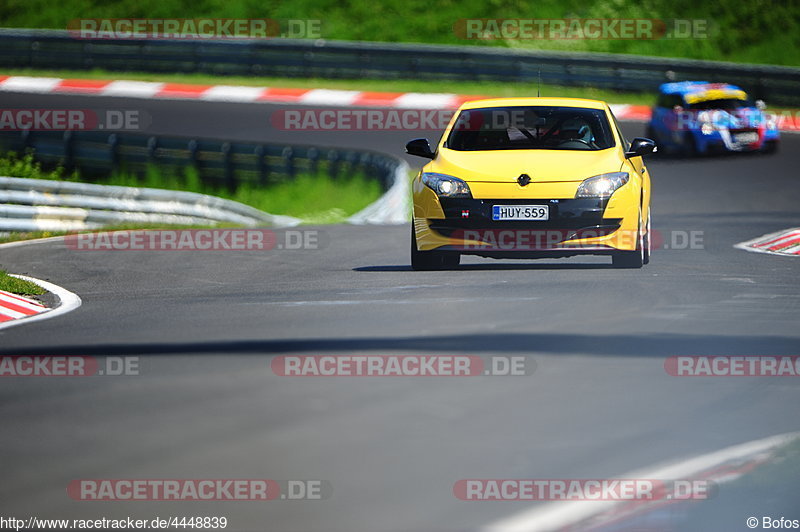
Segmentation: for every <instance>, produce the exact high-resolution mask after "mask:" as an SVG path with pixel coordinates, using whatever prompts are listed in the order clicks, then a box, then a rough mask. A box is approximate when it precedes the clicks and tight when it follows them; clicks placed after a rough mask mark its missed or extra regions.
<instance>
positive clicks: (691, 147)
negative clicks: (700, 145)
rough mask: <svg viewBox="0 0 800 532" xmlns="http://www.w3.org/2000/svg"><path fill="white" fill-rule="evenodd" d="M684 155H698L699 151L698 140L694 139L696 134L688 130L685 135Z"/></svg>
mask: <svg viewBox="0 0 800 532" xmlns="http://www.w3.org/2000/svg"><path fill="white" fill-rule="evenodd" d="M682 148H683V155H685V156H686V157H696V156H697V155H698V154H699V152H698V150H697V142H695V140H694V135H692V134H691V133H689V132H688V131H687V132H686V134H685V135H684V136H683V146H682Z"/></svg>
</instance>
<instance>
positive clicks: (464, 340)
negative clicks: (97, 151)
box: [0, 333, 797, 358]
mask: <svg viewBox="0 0 800 532" xmlns="http://www.w3.org/2000/svg"><path fill="white" fill-rule="evenodd" d="M767 346H768V347H767ZM355 351H376V352H379V353H385V352H387V351H413V352H423V353H425V352H432V351H441V352H458V353H469V354H475V353H495V354H499V353H522V354H588V355H600V356H629V357H656V358H661V357H668V356H674V355H684V356H689V355H707V356H710V355H731V356H757V355H771V356H774V355H796V354H797V338H795V337H785V336H746V337H737V336H720V335H707V336H706V335H692V334H650V335H647V334H641V335H636V334H610V335H597V334H588V335H581V334H577V333H576V334H550V333H539V334H521V333H517V334H472V335H461V336H426V337H385V338H376V337H374V338H318V339H288V340H235V341H220V342H194V343H149V344H96V345H92V344H85V345H65V346H59V347H43V348H26V349H12V350H2V351H0V356H35V355H40V356H55V355H60V356H81V355H83V356H89V355H93V356H113V355H272V354H280V353H312V354H318V353H325V352H346V353H352V352H355Z"/></svg>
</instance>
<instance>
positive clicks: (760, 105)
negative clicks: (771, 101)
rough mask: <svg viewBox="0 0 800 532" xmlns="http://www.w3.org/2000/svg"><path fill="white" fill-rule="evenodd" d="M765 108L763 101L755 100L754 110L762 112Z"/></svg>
mask: <svg viewBox="0 0 800 532" xmlns="http://www.w3.org/2000/svg"><path fill="white" fill-rule="evenodd" d="M766 108H767V104H766V103H764V100H756V109H758V110H759V111H763V110H764V109H766Z"/></svg>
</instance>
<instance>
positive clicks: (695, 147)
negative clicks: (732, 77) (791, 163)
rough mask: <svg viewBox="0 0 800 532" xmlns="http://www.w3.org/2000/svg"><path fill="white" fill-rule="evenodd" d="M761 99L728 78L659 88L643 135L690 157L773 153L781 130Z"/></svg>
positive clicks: (688, 82) (659, 145)
mask: <svg viewBox="0 0 800 532" xmlns="http://www.w3.org/2000/svg"><path fill="white" fill-rule="evenodd" d="M764 109H765V105H764V102H762V101H761V100H758V101H756V102H753V101H752V100H751V99H750V98H749V97H748V95H747V93H746V92H745V91H744V90H742V89H741V88H740V87H737V86H736V85H730V84H728V83H707V82H705V81H682V82H677V83H664V84H663V85H661V86H660V87H659V94H658V101H657V103H656V106H655V107H654V108H653V114H652V117H651V119H650V123H649V124H648V126H647V137H649V138H651V139H653V140H654V141H656V144H657V145H658V147H659V148H660V149H663V151H667V152H670V151H671V152H678V153H681V154H683V155H687V156H693V155H701V154H706V153H713V152H726V151H728V152H739V151H761V152H764V153H770V152H774V151H775V150H777V148H778V142H779V141H780V133H779V132H778V127H777V123H776V120H775V118H774V117H772V116H770V115H768V114H767V113H765V112H764Z"/></svg>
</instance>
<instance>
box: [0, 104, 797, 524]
mask: <svg viewBox="0 0 800 532" xmlns="http://www.w3.org/2000/svg"><path fill="white" fill-rule="evenodd" d="M3 100H4V106H5V107H8V108H25V107H50V108H59V107H61V108H63V107H69V106H71V107H76V106H79V107H80V106H82V107H91V108H102V107H109V108H111V107H113V108H120V107H126V108H131V109H133V108H137V109H143V110H145V111H147V112H148V113H149V114H150V115H151V117H152V120H153V123H152V127H151V129H150V130H149V131H151V132H153V133H157V134H197V135H203V136H208V137H224V138H236V139H242V140H264V141H280V142H305V143H316V144H322V145H330V146H358V147H366V148H371V149H375V150H380V151H385V152H390V153H394V154H400V153H401V152H402V148H403V145H404V142H405V141H406V140H408V139H409V138H412V137H415V136H425V135H427V136H429V137H433V139H432V140H435V138H437V137H436V135H437V133H436V132H421V133H420V132H402V131H401V132H391V133H389V132H336V133H332V132H296V133H287V132H281V131H275V130H274V129H271V128H270V127H269V113H271V112H274V111H275V110H277V109H279V108H280V107H279V106H275V105H268V104H226V103H213V104H211V103H202V102H176V101H145V100H134V99H131V100H120V99H111V98H99V97H91V98H88V97H81V96H75V97H70V96H44V95H38V96H37V95H22V94H7V95H3ZM623 129H624V132H625V134H626V135H627V136H628V137H629V138H632V137H634V136H637V135H643V131H644V126H643V124H625V125H624V128H623ZM408 160H409V162H412V163H413V164H415V165H417V166H418V165H419V164H420V162H421V160H415V159H411V158H409V159H408ZM798 162H800V136H797V135H788V134H785V135H783V140H782V145H781V148H780V151H779V152H778V153H777V154H775V155H770V156H763V155H734V156H725V157H706V158H701V159H697V160H682V159H675V158H654V159H652V160H649V161H648V167H649V170H650V172H651V176H652V179H653V228H654V229H655V230H657V231H660V232H661V233H662V234H663V235H664V242H665V243H666V246H667V248H668V249H664V248H663V247H662V248H661V249H656V250H654V251H653V257H652V261H651V263H650V264H649V265H648V266H645V267H644V268H643V269H641V270H616V269H612V268H611V267H610V259H608V258H605V257H593V258H577V257H576V258H570V259H560V260H542V261H493V260H491V259H480V258H466V259H464V260H463V263H462V266H461V267H460V268H459V269H458V270H455V271H450V272H414V271H411V269H410V267H409V253H408V248H409V227H408V226H407V225H404V226H398V227H355V226H321V227H315V228H310V229H314V230H318V231H319V235H320V238H321V241H322V243H323V245H322V246H321V249H318V250H303V251H292V250H274V251H271V252H262V253H259V252H252V251H249V252H248V251H230V252H219V251H209V252H188V251H184V252H126V251H92V252H81V251H75V250H71V249H67V247H66V246H65V245H64V243H63V242H62V241H55V242H48V243H42V244H36V245H29V246H22V247H14V248H7V249H2V248H0V266H2V267H3V268H5V269H8V270H9V271H11V272H15V273H23V274H27V275H31V276H33V277H37V278H40V279H45V280H49V281H51V282H54V283H57V284H59V285H61V286H63V287H65V288H67V289H69V290H71V291H73V292H75V293H77V294H78V295H80V297H81V298H82V299H83V306H81V307H80V308H79V309H78V310H76V311H74V312H71V313H69V314H66V315H64V316H61V317H58V318H55V319H51V320H45V321H42V322H38V323H33V324H30V325H21V326H17V327H13V328H10V329H7V330H4V331H2V332H0V355H22V354H25V355H33V354H36V355H62V354H69V355H96V356H103V355H132V356H139V357H140V367H141V369H140V375H138V376H125V377H87V378H71V379H70V378H52V379H48V378H28V379H25V378H6V379H4V380H3V381H2V385H1V386H0V398H1V399H0V422H2V430H1V431H0V445H1V446H2V448H3V449H4V458H3V460H2V464H3V465H2V471H3V478H4V481H3V482H2V484H0V501H1V502H0V510H2V512H0V513H3V514H6V515H17V516H19V517H21V516H27V515H36V516H39V517H54V518H55V517H58V518H89V517H92V518H93V517H98V516H106V517H112V516H133V517H136V516H141V517H143V518H152V517H154V516H161V517H166V516H168V515H192V514H194V515H217V516H223V515H224V516H227V517H228V519H229V522H230V526H229V529H232V530H270V531H273V530H274V531H297V532H300V531H342V532H346V531H360V530H363V531H401V530H402V531H405V530H409V531H410V530H414V531H439V530H441V531H445V530H447V531H451V530H452V531H457V530H475V529H479V528H481V527H483V526H485V525H488V524H490V523H492V522H494V521H496V520H499V519H503V518H505V517H508V516H509V515H512V514H514V513H517V512H520V511H522V510H525V509H527V508H530V507H531V506H533V504H532V503H526V502H465V501H461V500H458V499H457V498H456V497H454V495H453V491H452V489H453V485H454V483H455V482H456V481H457V480H459V479H468V478H608V477H612V476H617V475H623V474H625V473H626V472H629V471H632V470H637V469H641V468H645V467H648V466H650V465H652V464H659V463H662V462H665V461H671V460H678V459H682V458H688V457H691V456H694V455H697V454H700V453H707V452H711V451H714V450H716V449H721V448H724V447H728V446H730V445H734V444H738V443H742V442H747V441H750V440H754V439H758V438H763V437H766V436H770V435H775V434H781V433H786V432H792V431H797V430H800V415H798V410H797V405H798V403H800V387H799V386H798V384H797V381H796V379H795V380H792V378H789V377H786V378H764V377H761V378H753V377H739V378H713V377H708V378H702V377H695V378H681V377H673V376H670V375H668V374H667V373H666V372H665V370H664V366H663V364H664V359H665V358H666V357H669V356H673V355H798V354H800V352H799V351H800V350H799V349H798V348H799V347H800V327H798V317H800V283H798V274H800V263H798V261H797V259H793V258H790V257H778V256H769V255H762V254H755V253H747V252H745V251H741V250H737V249H734V248H733V245H734V244H736V243H737V242H740V241H743V240H747V239H750V238H754V237H757V236H759V235H762V234H765V233H769V232H773V231H778V230H780V229H785V228H789V227H794V226H798V225H800V223H798V220H799V219H800V208H799V207H798V205H800V186H798V182H797V179H798V174H797V167H798ZM278 233H279V234H280V233H281V231H278ZM690 233H691V234H694V235H695V239H696V240H695V241H696V242H700V245H696V246H694V247H695V248H696V249H685V246H678V247H684V248H683V249H673V248H674V247H676V246H674V245H673V244H674V243H675V242H676V241H674V240H673V238H675V239H677V241H678V242H683V241H684V240H683V239H684V236H685V235H688V234H690ZM698 238H699V240H697V239H698ZM412 353H414V354H442V353H450V354H458V355H463V354H469V355H515V356H516V355H521V356H524V357H526V358H527V359H528V360H533V361H535V365H536V371H535V372H534V373H533V375H531V376H518V377H488V376H486V377H470V378H446V377H432V378H421V377H420V378H356V377H351V378H345V377H341V378H290V377H281V376H277V375H275V374H274V373H273V372H272V370H271V369H270V361H271V359H272V357H274V356H275V355H281V354H380V355H388V354H412ZM82 478H161V479H163V478H269V479H323V480H326V481H328V482H330V485H331V486H332V487H333V492H332V496H331V497H330V498H329V499H326V500H322V501H280V500H278V501H270V502H127V503H125V502H90V501H75V500H72V499H70V498H69V497H68V496H67V494H66V486H67V485H68V484H69V482H70V481H71V480H74V479H82ZM794 490H795V491H794V493H787V492H770V491H769V488H768V487H765V486H764V485H760V487H758V488H753V494H754V497H752V498H751V499H749V500H747V501H746V502H744V503H742V502H738V503H736V504H733V503H730V502H728V503H726V502H725V500H726V499H725V497H724V488H723V489H722V490H721V492H720V497H719V498H718V499H717V502H716V503H714V504H716V505H717V506H715V508H717V510H715V511H716V513H715V516H714V519H713V520H712V521H710V523H711V524H707V525H706V526H704V530H744V529H746V528H745V526H744V521H745V519H746V518H747V517H748V516H750V515H757V516H759V515H762V513H763V512H764V511H765V510H764V509H765V508H766V504H767V502H766V501H771V502H770V504H771V505H772V506H770V508H773V509H775V508H776V509H781V508H782V509H784V511H785V512H786V513H785V515H786V517H787V518H789V517H791V518H798V517H800V515H797V484H795V485H794ZM709 504H711V503H709ZM792 512H794V515H792ZM679 514H680V511H678V510H675V511H673V513H672V514H671V515H670V516H669V517H670V519H673V521H670V522H671V523H673V526H675V527H676V528H681V527H682V526H683V525H681V524H680V515H679ZM662 525H663V522H662ZM621 529H624V528H621ZM662 529H663V528H662ZM687 529H691V527H689V528H687Z"/></svg>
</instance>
